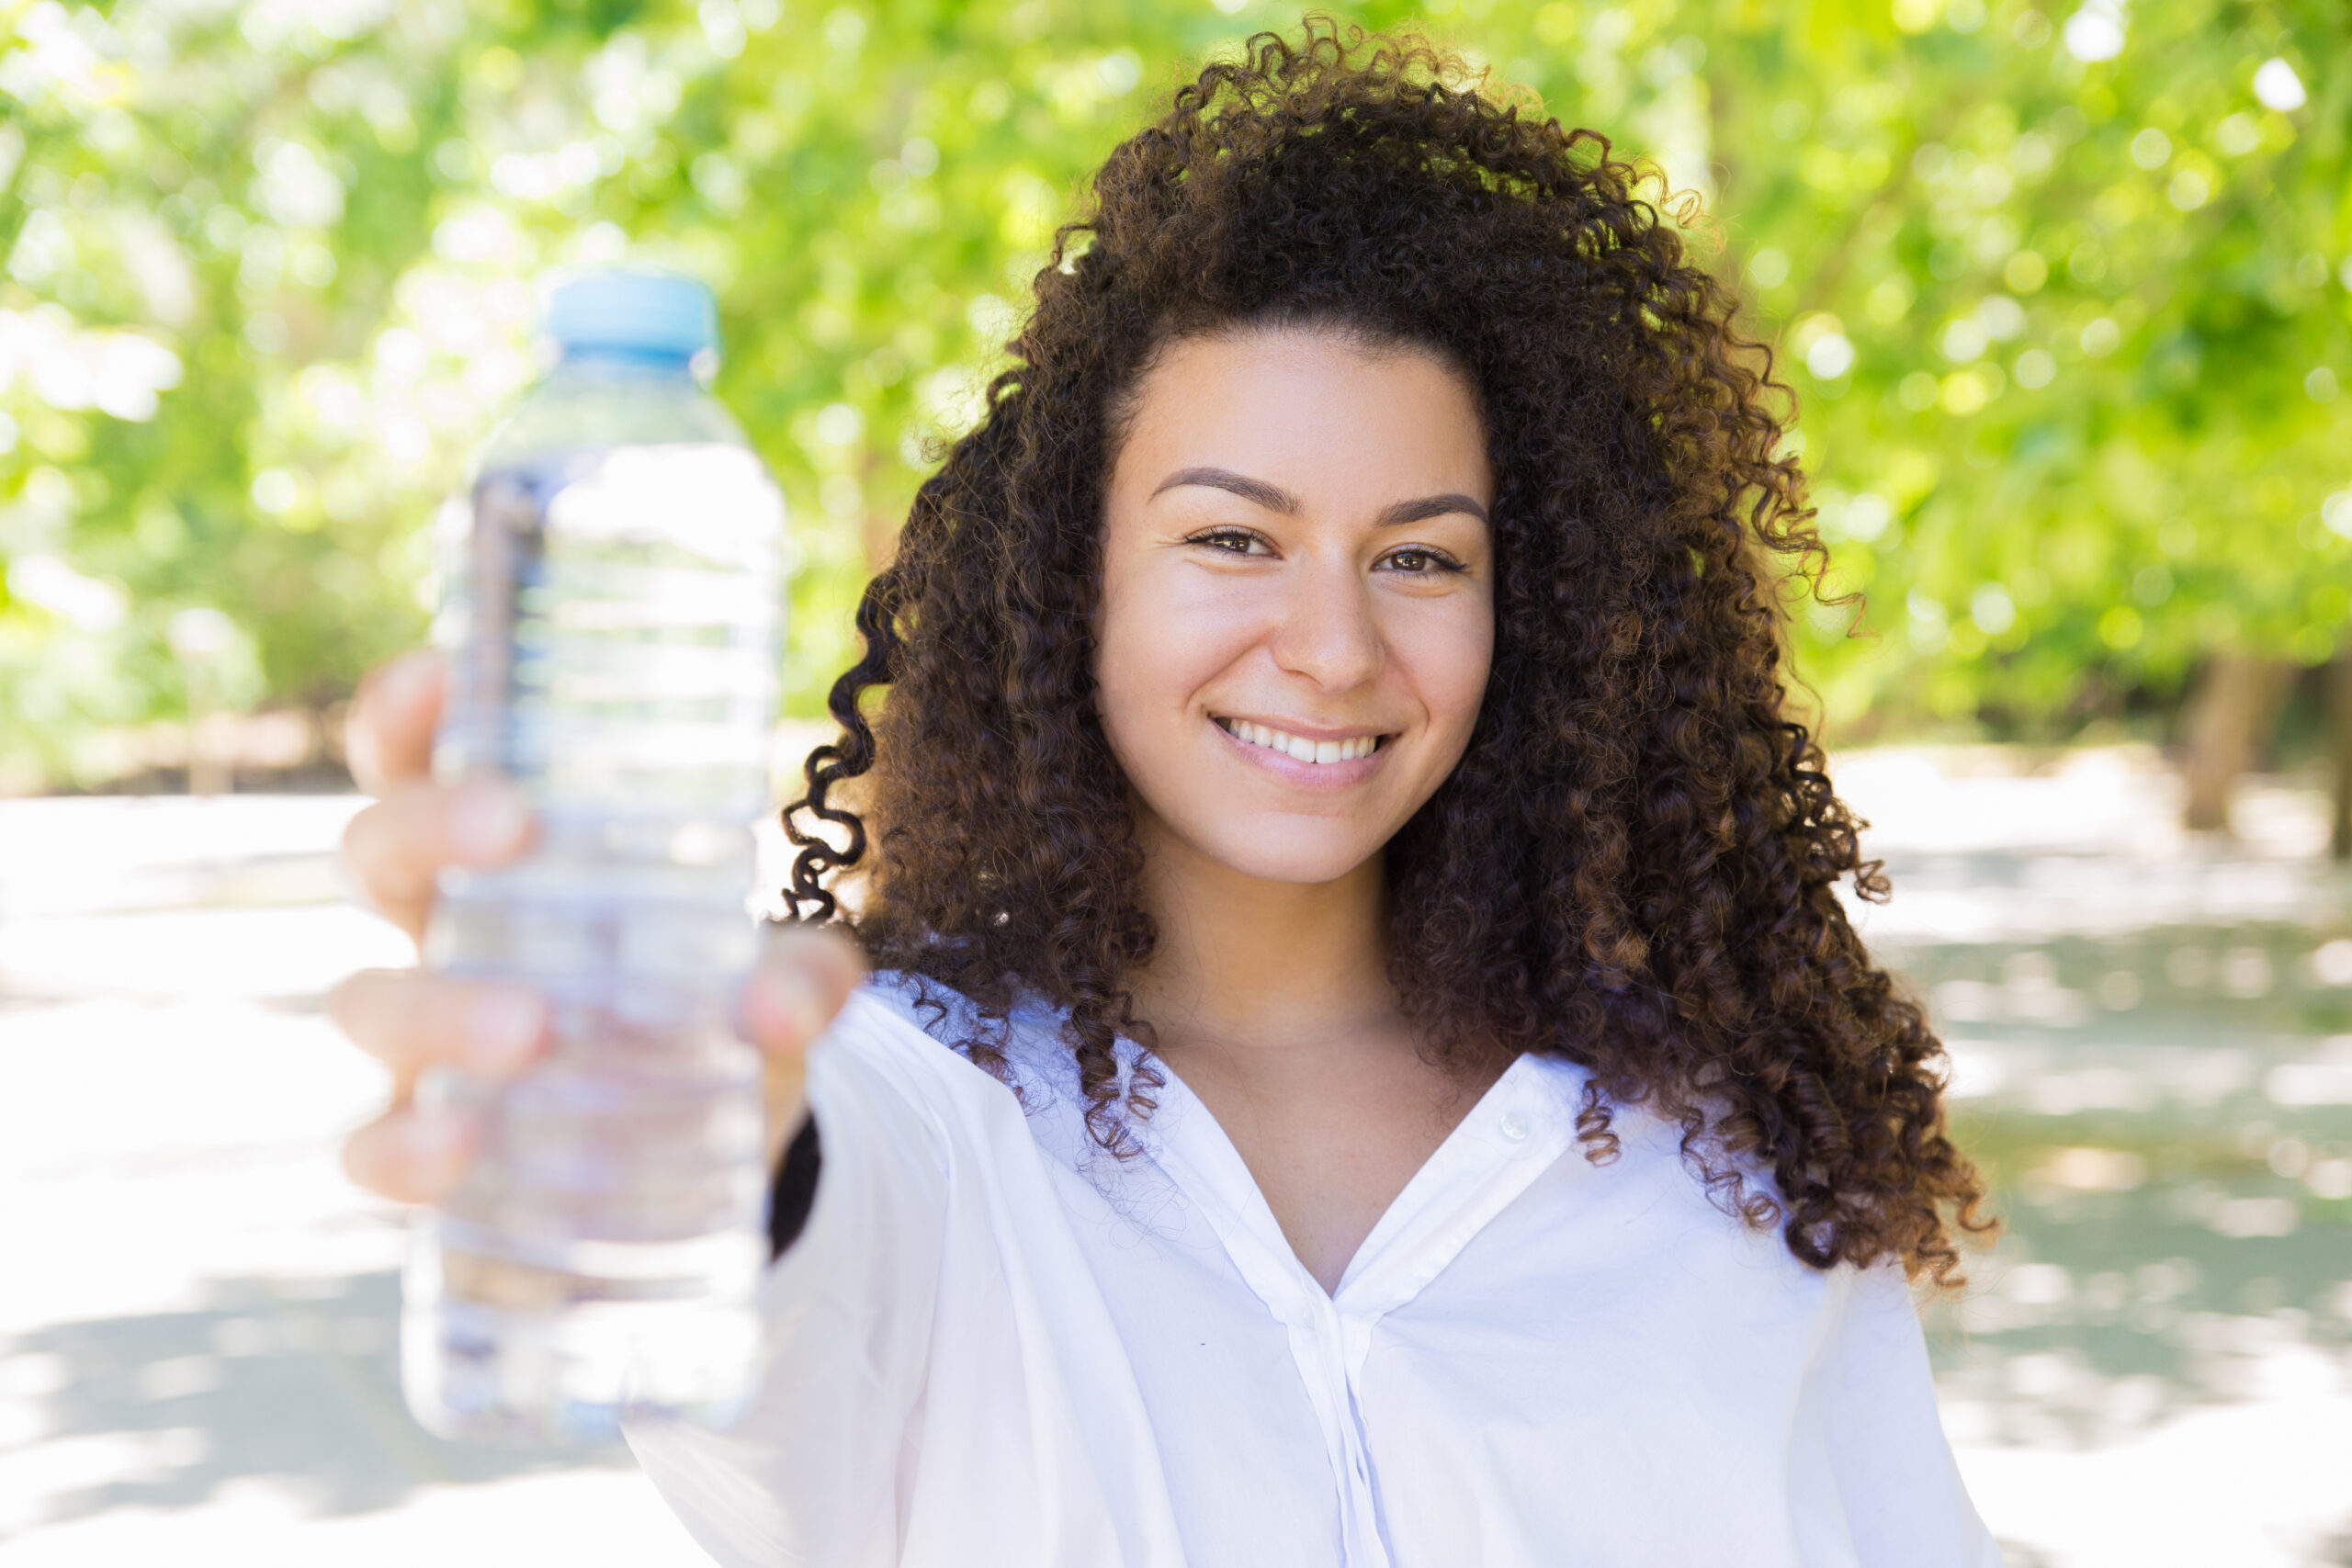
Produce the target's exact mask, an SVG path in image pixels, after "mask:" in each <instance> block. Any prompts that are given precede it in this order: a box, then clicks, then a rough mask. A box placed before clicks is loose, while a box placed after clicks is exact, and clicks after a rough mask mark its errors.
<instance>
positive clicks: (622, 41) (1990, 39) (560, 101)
mask: <svg viewBox="0 0 2352 1568" xmlns="http://www.w3.org/2000/svg"><path fill="white" fill-rule="evenodd" d="M1321 9H1323V10H1324V11H1326V13H1327V14H1330V15H1334V16H1336V17H1340V18H1341V19H1343V20H1352V21H1361V22H1363V23H1365V24H1367V25H1370V26H1374V27H1390V26H1396V25H1398V24H1417V25H1419V26H1421V27H1423V28H1426V29H1427V30H1428V31H1429V32H1430V33H1431V34H1432V35H1434V36H1435V37H1437V38H1438V39H1441V40H1443V41H1447V42H1450V43H1452V44H1453V45H1455V46H1457V47H1459V48H1460V49H1462V50H1464V51H1465V52H1466V53H1467V54H1468V56H1469V57H1470V60H1471V63H1472V64H1473V66H1474V67H1486V68H1489V69H1490V71H1491V75H1490V77H1489V81H1490V84H1491V90H1493V91H1496V92H1498V93H1501V92H1512V93H1516V94H1518V95H1519V96H1520V98H1521V102H1522V103H1523V104H1525V105H1526V106H1527V107H1528V109H1529V111H1530V112H1540V113H1543V114H1546V115H1556V116H1557V117H1559V118H1561V119H1562V120H1563V121H1565V122H1567V123H1569V124H1572V125H1585V126H1589V127H1592V128H1594V129H1596V130H1600V131H1602V132H1604V133H1606V134H1607V135H1609V136H1610V137H1611V138H1612V139H1613V140H1614V141H1616V142H1617V143H1618V144H1619V145H1620V147H1621V148H1623V149H1625V150H1628V151H1632V152H1638V153H1641V154H1644V155H1645V156H1647V157H1649V158H1651V159H1653V160H1655V161H1656V163H1657V165H1658V168H1659V171H1660V181H1661V185H1660V188H1661V190H1663V189H1666V188H1669V187H1670V188H1673V189H1679V190H1687V191H1695V192H1697V193H1699V195H1700V196H1701V197H1703V199H1704V202H1705V214H1704V216H1703V217H1701V218H1699V219H1698V220H1695V221H1694V222H1693V223H1692V224H1691V242H1692V243H1693V245H1694V246H1695V247H1696V248H1697V250H1698V251H1699V253H1700V254H1701V255H1702V259H1703V260H1704V261H1705V263H1706V265H1710V266H1711V267H1713V269H1714V270H1715V271H1716V272H1717V273H1718V274H1719V275H1720V276H1723V277H1724V279H1725V280H1726V281H1727V282H1729V283H1731V284H1733V285H1734V286H1735V287H1736V288H1739V289H1740V290H1741V291H1742V292H1743V293H1744V295H1745V297H1746V299H1747V301H1748V308H1749V310H1750V311H1751V312H1752V321H1753V328H1754V331H1755V333H1757V335H1758V336H1759V337H1761V338H1762V339H1764V340H1766V341H1768V342H1771V343H1773V344H1777V345H1778V348H1779V351H1780V363H1781V366H1782V367H1783V373H1784V374H1785V375H1786V376H1787V378H1788V379H1789V380H1790V381H1791V382H1792V385H1793V386H1794V388H1795V389H1796V391H1797V393H1798V395H1799V398H1800V400H1801V402H1802V405H1803V413H1802V418H1801V420H1800V423H1799V425H1798V429H1799V431H1800V432H1801V439H1802V441H1803V443H1804V446H1803V455H1804V461H1805V463H1806V465H1807V467H1808V468H1809V469H1810V471H1811V472H1812V474H1813V476H1814V480H1815V494H1816V499H1817V500H1818V502H1819V503H1820V506H1821V510H1822V520H1823V525H1824V528H1825V531H1826V535H1827V536H1828V538H1829V539H1830V541H1831V543H1832V547H1833V550H1834V565H1833V568H1832V571H1831V581H1830V585H1829V586H1830V587H1831V588H1832V589H1835V590H1845V589H1861V590H1863V591H1864V592H1865V593H1866V596H1867V599H1866V608H1863V609H1861V610H1860V612H1859V626H1857V625H1856V624H1855V623H1856V619H1857V614H1858V612H1857V609H1856V607H1855V606H1853V605H1849V606H1847V607H1845V608H1842V609H1833V608H1827V607H1824V606H1823V605H1821V604H1818V603H1812V604H1807V605H1806V606H1805V607H1804V609H1802V610H1801V611H1800V612H1799V614H1798V616H1797V623H1796V641H1797V661H1798V668H1799V671H1800V672H1801V673H1802V674H1803V675H1804V678H1805V679H1806V680H1807V682H1810V683H1811V684H1812V686H1813V687H1814V688H1815V690H1816V691H1817V693H1818V694H1819V697H1820V699H1821V701H1822V702H1824V703H1825V704H1826V708H1827V711H1828V713H1829V715H1830V718H1831V723H1830V730H1831V734H1832V738H1833V739H1848V740H1851V739H1869V738H1871V737H1874V736H1879V735H1885V734H1891V733H1911V734H1917V733H1923V732H1936V733H1944V734H1953V733H1977V734H1985V735H1991V736H1995V737H2007V738H2020V737H2021V738H2030V739H2064V738H2067V737H2070V736H2077V735H2080V734H2081V733H2082V732H2083V731H2084V729H2085V728H2086V727H2098V726H2102V725H2103V726H2107V727H2109V728H2113V727H2114V726H2115V725H2116V723H2117V721H2118V717H2119V716H2121V718H2122V719H2123V720H2124V721H2126V722H2142V723H2143V724H2144V723H2148V722H2160V719H2161V716H2162V714H2163V713H2164V712H2165V711H2166V710H2167V708H2168V706H2169V705H2172V704H2174V703H2176V702H2177V698H2178V695H2179V694H2180V691H2181V689H2182V687H2183V684H2184V682H2186V680H2187V679H2188V675H2189V674H2190V672H2191V671H2193V669H2194V668H2195V666H2196V664H2197V661H2198V660H2199V659H2200V658H2202V657H2204V656H2205V655H2207V654H2209V653H2211V652H2213V651H2219V650H2239V651H2251V652H2256V653H2263V654H2268V655H2274V656H2283V657H2286V658H2290V659H2292V660H2298V661H2301V662H2303V663H2306V664H2312V663H2318V662H2321V661H2324V660H2327V659H2329V658H2331V657H2333V656H2335V653H2336V651H2337V649H2338V647H2339V644H2340V643H2341V642H2342V641H2343V639H2344V635H2345V630H2346V617H2347V608H2348V607H2352V595H2347V584H2352V576H2348V575H2347V563H2348V560H2352V492H2348V491H2347V486H2352V209H2347V203H2346V199H2345V198H2346V194H2347V191H2348V190H2352V163H2347V157H2346V135H2347V130H2352V13H2347V12H2346V9H2345V8H2344V7H2343V6H2342V5H2341V4H2340V3H2339V0H2276V3H2266V0H2165V4H2162V5H2157V4H2154V3H2152V0H2142V3H2140V4H2138V5H2134V6H2129V7H2126V6H2122V5H2120V3H2117V4H2109V0H2086V4H2085V5H2083V6H2081V8H2079V9H2077V8H2075V6H2074V4H2073V0H2058V3H2057V4H2055V5H2054V6H2052V7H2051V8H2050V9H2048V10H2046V11H2045V10H2042V9H2037V8H2034V7H2032V6H2026V5H2023V4H2020V3H2018V0H1893V3H1892V4H1890V3H1889V0H1769V3H1768V0H1680V3H1677V0H1629V3H1626V4H1620V5H1614V6H1604V5H1601V4H1597V3H1590V4H1585V3H1576V0H1554V3H1551V4H1543V5H1538V4H1528V3H1522V0H1451V3H1450V4H1449V3H1445V0H1439V3H1437V4H1430V5H1425V6H1419V7H1413V6H1402V5H1392V4H1368V5H1361V6H1328V7H1322V8H1321ZM1299 16H1300V12H1299V10H1298V8H1297V7H1296V6H1294V5H1277V4H1269V3H1259V0H1216V3H1215V4H1212V3H1211V0H1017V3H1012V0H971V3H968V4H942V3H935V0H894V3H888V4H854V3H850V4H836V3H832V0H702V3H701V4H699V5H683V4H659V5H638V4H631V3H629V0H575V3H572V4H531V3H529V0H488V3H482V4H464V3H460V0H401V3H397V4H395V3H392V0H252V3H250V4H243V5H228V4H222V3H219V0H120V3H118V4H114V5H111V6H105V5H101V6H62V5H59V4H57V3H55V0H40V3H39V4H33V5H25V4H22V3H20V0H0V257H5V265H0V582H5V584H6V587H5V589H0V790H23V789H28V788H41V787H58V786H61V785H62V786H72V785H77V784H79V785H89V784H96V783H99V782H101V777H100V775H101V774H102V773H103V772H104V769H105V767H106V766H107V762H106V759H107V757H108V756H110V755H113V754H115V753H114V752H112V751H110V750H108V749H107V746H106V745H104V744H103V742H104V740H105V738H106V737H107V735H109V734H119V733H120V732H121V730H122V729H123V728H124V727H130V726H137V725H141V724H148V723H153V722H155V721H158V720H168V719H171V718H173V717H174V716H178V715H180V714H182V713H184V712H185V711H186V709H187V705H188V703H189V701H190V692H191V675H193V676H194V677H195V685H196V689H197V693H198V699H199V700H201V701H204V702H208V703H225V704H227V705H231V706H241V707H254V706H262V705H278V706H303V707H309V708H311V709H314V710H321V711H323V710H324V709H325V708H327V707H328V706H329V705H332V704H333V703H334V702H335V701H337V700H338V699H339V698H341V697H342V696H344V695H345V694H348V692H349V690H350V688H351V686H352V683H353V682H354V681H355V679H356V676H357V675H358V673H359V672H360V671H362V670H363V669H364V668H366V667H367V665H368V663H370V662H371V661H373V660H377V659H379V658H380V657H382V656H383V655H385V654H387V653H389V652H391V651H393V650H396V649H400V648H402V647H404V646H407V645H410V644H412V643H413V642H414V641H415V640H416V639H417V638H418V637H420V636H421V634H422V629H423V626H424V608H423V606H424V604H426V603H427V602H429V598H430V595H431V592H432V584H431V582H430V581H429V574H428V570H427V569H428V565H429V562H428V560H427V558H426V555H425V552H424V549H423V539H424V533H425V530H426V527H427V525H428V521H429V518H430V516H431V513H432V511H433V509H434V507H435V504H436V503H437V502H438V501H439V500H440V498H441V497H443V496H444V495H446V494H447V492H448V491H450V490H451V489H452V487H453V486H455V485H457V484H458V482H459V481H460V480H461V479H462V476H463V474H464V467H465V463H466V460H467V458H468V457H469V454H470V453H471V452H472V450H473V449H474V448H475V447H476V446H478V445H479V444H480V442H481V437H482V436H483V435H484V434H485V433H486V432H487V430H488V429H489V428H490V426H491V425H492V423H494V421H495V419H496V418H497V416H498V414H499V412H501V411H502V410H503V408H504V407H505V406H507V405H508V404H509V403H510V402H511V401H512V400H513V399H514V398H515V395H516V394H517V393H518V392H519V391H520V390H521V389H522V388H523V387H524V386H526V384H527V383H528V381H529V379H530V378H531V377H532V376H533V375H534V374H536V372H537V361H536V360H535V358H534V357H533V347H532V344H531V338H530V326H531V308H532V297H531V293H530V280H531V279H532V278H533V277H535V276H537V275H538V274H539V273H540V272H541V271H542V270H543V269H544V268H546V267H548V266H550V265H557V264H561V263H568V262H581V261H593V260H598V259H613V258H618V257H621V256H624V255H626V256H630V257H635V258H642V259H650V260H657V261H662V262H669V263H675V264H683V265H686V266H688V267H691V268H693V269H694V270H695V271H696V272H698V273H700V274H701V275H702V276H706V277H707V278H708V279H709V280H710V281H711V282H712V283H713V284H714V285H715V286H717V288H718V290H719V295H720V299H721V311H722V330H723V332H724V334H725V340H726V344H727V347H728V355H727V359H726V362H725V364H724V367H723V368H722V370H721V373H720V377H719V380H718V390H719V392H720V393H721V395H722V396H723V397H725V399H726V400H728V401H729V404H731V405H732V406H733V408H734V409H735V410H736V411H737V412H738V413H739V414H740V415H741V417H742V418H743V420H744V422H745V423H746V424H747V426H748V427H749V428H750V429H751V431H752V434H753V436H754V438H755V439H756V441H757V442H758V444H759V446H760V447H761V449H762V451H763V453H764V455H765V456H766V457H767V458H768V460H769V461H770V462H771V463H772V464H773V465H774V467H775V469H776V471H777V473H778V475H779V477H780V478H781V479H782V481H783V483H784V486H785V489H786V493H787V496H788V497H789V499H790V502H791V503H792V510H793V516H794V537H795V542H796V545H797V550H796V552H795V553H796V556H797V560H798V563H799V568H798V572H797V576H796V578H795V580H794V588H793V597H794V610H795V618H794V631H793V648H792V652H791V656H790V662H789V668H788V672H787V687H788V696H789V703H790V707H791V710H792V711H794V712H796V713H800V714H812V713H815V712H818V711H820V699H821V694H822V692H823V689H824V687H825V685H826V684H827V683H828V682H830V680H831V675H832V673H833V672H834V671H836V670H837V669H838V668H839V667H840V666H841V665H842V663H844V662H845V661H846V660H847V659H848V657H849V654H850V631H849V610H850V606H851V604H853V602H854V596H855V593H856V592H857V589H858V587H859V585H860V583H861V582H862V581H863V579H864V576H865V573H866V571H867V570H870V567H871V565H872V564H873V563H874V562H875V561H876V560H877V559H879V558H882V557H883V556H884V555H886V554H887V551H888V547H889V540H890V536H891V533H892V530H893V528H894V527H895V525H896V522H897V519H898V518H899V516H901V515H903V513H904V510H905V506H906V503H907V502H908V500H909V498H910V495H911V493H912V491H913V489H914V486H915V485H916V483H917V482H918V481H919V479H920V478H921V476H922V473H923V472H924V471H925V452H926V450H927V447H926V443H928V442H932V441H933V440H935V438H936V437H938V436H940V435H942V434H954V433H956V432H957V431H959V430H961V429H962V428H964V426H965V424H966V423H967V422H968V421H969V420H970V419H971V418H972V417H973V415H974V412H975V409H976V407H977V402H978V389H979V388H980V387H981V385H982V384H983V383H984V381H985V379H986V378H987V376H988V375H989V373H990V371H991V370H992V369H993V368H995V367H998V366H999V365H1000V364H1001V357H1000V356H1001V344H1003V342H1004V341H1005V340H1006V339H1007V338H1008V337H1009V336H1010V335H1011V333H1012V330H1013V328H1014V326H1015V324H1016V323H1017V321H1018V319H1019V317H1020V314H1021V311H1022V310H1023V308H1024V307H1023V301H1024V300H1025V299H1026V298H1027V284H1028V279H1029V278H1030V276H1032V275H1033V274H1034V273H1035V270H1036V268H1037V267H1038V265H1040V264H1041V262H1042V260H1043V259H1044V254H1045V249H1046V246H1047V245H1048V244H1049V243H1050V237H1051V233H1052V230H1053V227H1054V225H1055V224H1056V222H1057V221H1058V220H1061V219H1062V218H1063V217H1065V216H1066V215H1068V214H1069V212H1070V211H1071V210H1072V209H1073V208H1074V206H1075V203H1076V198H1077V197H1078V194H1079V192H1080V186H1081V185H1082V183H1083V181H1084V179H1085V177H1086V175H1087V174H1088V173H1089V171H1091V168H1092V167H1093V166H1094V165H1095V164H1097V163H1098V162H1099V161H1100V160H1101V158H1102V157H1103V154H1104V153H1105V152H1107V151H1108V150H1109V149H1110V147H1111V146H1112V145H1113V144H1114V142H1115V141H1118V140H1119V139H1120V138H1122V137H1124V136H1125V135H1126V134H1128V133H1130V132H1131V131H1132V130H1135V129H1136V128H1137V126H1139V125H1140V124H1141V123H1143V122H1144V121H1145V120H1147V119H1148V118H1151V117H1153V116H1155V115H1156V114H1157V113H1158V112H1159V106H1160V105H1162V104H1163V103H1164V102H1165V100H1166V98H1167V96H1168V95H1169V93H1170V91H1171V90H1172V88H1173V87H1174V85H1176V84H1177V83H1178V82H1179V81H1181V80H1183V79H1186V78H1187V77H1188V76H1189V75H1190V73H1191V72H1192V71H1193V70H1194V69H1196V68H1197V64H1198V62H1200V61H1201V60H1202V59H1203V58H1204V57H1205V56H1210V55H1214V54H1217V53H1219V52H1221V51H1235V50H1237V49H1238V45H1239V40H1240V39H1243V38H1244V37H1246V36H1247V35H1248V34H1249V33H1250V32H1252V31H1256V30H1258V29H1260V28H1268V27H1275V28H1295V26H1296V23H1297V21H1298V19H1299ZM1539 103H1540V108H1538V107H1537V106H1538V104H1539ZM1857 634H1859V635H1857ZM175 639H176V642H177V644H178V650H177V651H175V646H174V644H175ZM2152 715H2153V716H2156V718H2155V719H2150V718H2149V716H2152ZM2134 716H2138V718H2137V719H2136V720H2135V719H2134Z"/></svg>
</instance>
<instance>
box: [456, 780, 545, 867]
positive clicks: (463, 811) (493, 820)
mask: <svg viewBox="0 0 2352 1568" xmlns="http://www.w3.org/2000/svg"><path fill="white" fill-rule="evenodd" d="M530 825H531V808H530V807H529V806H528V805H527V804H526V803H525V801H524V799H523V797H522V795H520V794H518V793H517V792H516V791H515V790H514V789H511V788H509V787H508V786H506V785H504V784H479V783H478V784H468V785H467V786H466V787H465V789H464V790H463V791H462V792H460V793H459V795H458V798H457V799H456V801H454V802H453V803H451V805H450V807H449V838H450V840H451V845H452V847H453V848H454V849H456V851H457V852H458V854H459V855H460V856H461V857H463V858H464V859H467V860H469V861H472V860H497V859H500V858H502V857H503V856H505V855H509V854H512V853H513V852H515V850H517V849H519V848H520V847H521V846H522V842H523V834H524V832H525V831H526V829H528V828H529V827H530Z"/></svg>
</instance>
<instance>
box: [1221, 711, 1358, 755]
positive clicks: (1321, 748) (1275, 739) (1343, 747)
mask: <svg viewBox="0 0 2352 1568" xmlns="http://www.w3.org/2000/svg"><path fill="white" fill-rule="evenodd" d="M1216 723H1217V728H1220V729H1223V730H1224V731H1225V732H1226V733H1227V735H1230V736H1232V737H1233V738H1234V739H1236V740H1238V741H1240V742H1241V743H1242V744H1243V745H1245V746H1259V747H1262V748H1264V749H1265V750H1269V751H1275V752H1279V753H1280V754H1282V755H1283V756H1285V757H1288V758H1290V759H1292V760H1293V761H1300V762H1307V763H1311V764H1314V765H1316V766H1318V767H1329V766H1331V765H1332V764H1334V763H1337V762H1352V761H1357V760H1358V759H1360V758H1363V757H1369V756H1371V755H1372V754H1373V752H1374V751H1376V750H1379V749H1380V746H1381V743H1382V742H1383V741H1384V740H1385V739H1387V737H1385V736H1382V735H1351V736H1346V737H1344V738H1342V739H1337V740H1316V739H1309V738H1308V737H1306V736H1304V735H1293V734H1291V733H1290V732H1289V731H1288V730H1283V729H1276V728H1273V727H1272V726H1271V725H1264V724H1256V723H1252V722H1251V721H1250V720H1249V719H1246V718H1220V719H1218V720H1217V721H1216Z"/></svg>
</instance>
